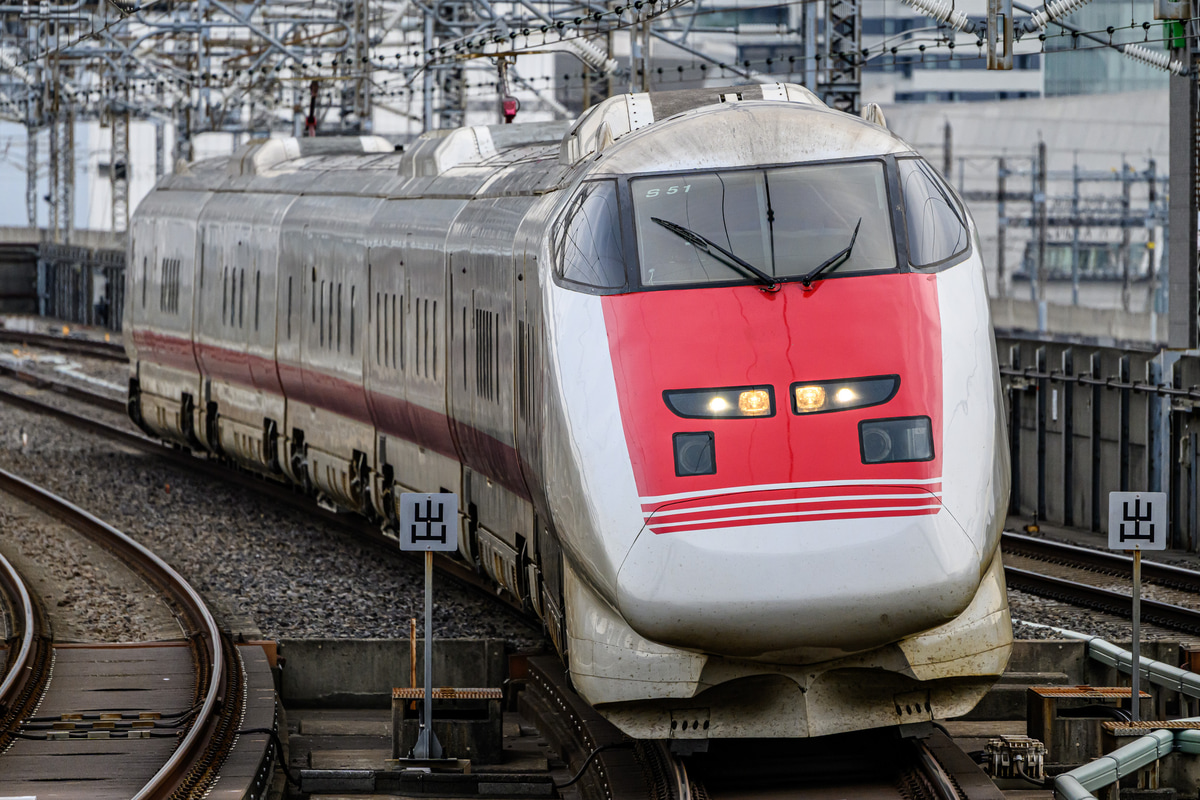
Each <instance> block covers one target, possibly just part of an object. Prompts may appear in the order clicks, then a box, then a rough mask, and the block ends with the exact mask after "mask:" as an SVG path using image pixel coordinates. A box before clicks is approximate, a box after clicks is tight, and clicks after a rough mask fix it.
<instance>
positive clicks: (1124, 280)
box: [1121, 156, 1133, 311]
mask: <svg viewBox="0 0 1200 800" xmlns="http://www.w3.org/2000/svg"><path fill="white" fill-rule="evenodd" d="M1132 183H1133V170H1132V169H1130V167H1129V164H1128V163H1126V161H1125V156H1121V216H1122V217H1126V218H1127V217H1128V216H1129V199H1130V197H1129V192H1130V187H1131V185H1132ZM1129 242H1130V235H1129V226H1128V225H1122V226H1121V308H1123V309H1124V310H1126V311H1128V310H1129V295H1130V294H1131V292H1132V290H1133V285H1132V278H1133V276H1132V275H1131V272H1132V265H1131V264H1130V261H1132V259H1131V258H1130V253H1129Z"/></svg>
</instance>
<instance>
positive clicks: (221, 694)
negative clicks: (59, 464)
mask: <svg viewBox="0 0 1200 800" xmlns="http://www.w3.org/2000/svg"><path fill="white" fill-rule="evenodd" d="M0 491H3V492H5V493H7V494H10V495H12V496H14V497H17V498H19V499H21V500H23V501H25V502H27V503H29V504H30V505H33V506H36V507H38V508H40V509H41V510H43V511H44V512H46V513H48V514H50V515H52V516H54V517H56V518H58V519H59V520H61V521H63V522H64V523H66V524H68V525H70V526H71V527H72V528H74V529H75V530H77V531H79V532H80V533H83V534H84V535H86V536H88V537H89V538H91V539H92V540H94V541H95V542H96V543H97V544H99V545H101V546H102V547H104V548H105V549H107V550H109V551H110V552H112V553H113V554H115V555H116V556H118V557H119V558H120V559H122V560H123V561H124V562H125V563H127V564H128V565H129V566H130V567H131V568H133V569H134V570H135V571H137V572H138V573H139V574H140V575H141V576H142V577H143V578H144V579H146V580H147V581H148V582H149V583H150V584H151V585H153V586H154V587H155V588H156V589H157V590H158V591H159V592H161V593H162V595H163V597H164V598H165V599H166V601H167V602H168V604H169V605H170V606H171V608H172V609H173V611H174V613H175V614H176V616H177V618H178V620H179V622H180V625H181V626H182V628H183V630H184V632H185V634H186V637H187V640H188V647H189V649H190V650H191V658H192V662H193V665H194V671H195V681H196V683H195V690H194V694H195V698H196V705H197V708H196V709H195V713H194V714H193V715H192V722H191V724H190V726H188V729H187V731H186V733H185V734H184V735H183V737H182V740H181V741H180V742H179V744H178V747H176V748H175V750H174V752H173V753H172V754H171V755H170V757H169V759H168V760H167V761H166V763H164V764H163V765H162V767H161V768H160V769H158V771H157V772H156V773H155V774H154V775H153V777H152V778H151V779H150V780H149V781H148V782H147V783H146V785H145V786H144V787H143V788H142V789H141V790H140V791H139V792H138V793H137V794H135V795H134V800H159V799H160V798H182V797H193V796H196V797H198V796H200V795H202V794H203V793H204V792H205V791H207V788H208V787H209V786H210V785H211V782H212V780H213V779H214V778H215V775H216V768H218V767H219V766H220V761H221V759H222V758H223V757H224V754H225V753H227V752H228V749H229V747H230V746H232V739H233V737H234V735H235V734H236V726H237V722H238V717H239V715H240V705H241V703H240V700H238V699H237V698H238V697H239V695H240V687H239V686H238V685H237V684H238V683H239V682H240V670H241V667H240V665H239V664H238V663H237V657H236V655H232V652H231V651H232V648H231V647H230V645H229V644H228V643H227V642H225V641H224V640H223V639H222V637H221V635H220V631H219V630H218V628H217V624H216V621H215V620H214V619H213V616H212V614H211V613H210V612H209V610H208V609H207V607H206V606H205V604H204V602H203V601H202V600H201V598H200V595H199V594H197V593H196V591H195V590H194V589H193V588H192V587H191V586H190V585H189V584H188V583H187V582H186V581H185V580H184V579H183V578H182V577H181V576H180V575H179V574H178V573H177V572H176V571H175V570H174V569H172V568H171V567H170V565H168V564H167V563H166V562H164V561H162V560H161V559H160V558H158V557H157V556H156V555H154V554H153V553H151V552H150V551H149V550H147V549H146V548H144V547H142V546H141V545H140V544H138V543H137V542H135V541H134V540H132V539H130V538H129V537H128V536H126V535H125V534H123V533H121V532H120V531H118V530H116V529H115V528H113V527H112V526H110V525H108V524H107V523H105V522H103V521H102V520H99V519H97V518H96V517H94V516H92V515H91V514H89V513H87V512H86V511H84V510H83V509H81V508H79V507H77V506H75V505H73V504H72V503H70V502H68V501H66V500H64V499H63V498H61V497H58V496H57V495H54V494H52V493H50V492H48V491H46V490H45V489H42V488H40V487H38V486H35V485H34V484H31V483H29V482H27V481H25V480H23V479H22V478H20V477H18V476H16V475H13V474H12V473H9V472H6V471H4V470H0ZM13 574H14V575H15V573H13ZM7 580H11V578H8V579H7ZM16 594H17V595H18V596H20V595H22V594H23V595H24V596H25V598H26V599H28V593H27V592H22V591H21V590H19V589H18V590H17V592H16ZM10 596H12V595H11V590H10ZM22 613H23V615H24V616H25V618H26V620H27V622H26V624H27V625H28V624H29V622H30V621H31V620H32V619H33V618H34V617H35V616H36V612H34V611H33V610H32V606H30V611H28V612H22ZM28 630H31V628H27V631H28ZM26 638H28V634H27V636H26ZM22 650H24V647H22ZM231 655H232V658H231ZM26 671H27V669H26V668H25V667H22V668H21V669H20V670H19V671H18V672H14V671H12V670H10V672H9V673H8V677H7V678H6V680H5V683H4V685H3V687H0V688H3V689H5V690H8V691H9V692H10V693H6V694H4V695H2V696H0V703H3V705H4V708H5V709H17V708H19V707H20V706H19V704H18V703H16V702H13V701H11V700H10V697H15V696H16V694H15V693H16V692H18V691H20V685H21V683H22V682H21V681H20V680H19V676H20V675H21V674H24V673H25V672H26ZM9 678H11V679H12V680H11V681H10V680H9ZM10 683H11V686H10ZM42 688H44V686H43V687H42ZM25 691H26V692H28V690H27V689H26V690H25ZM41 694H42V691H41V690H40V689H39V691H37V692H36V696H35V697H34V705H36V704H38V703H40V702H41ZM27 707H28V704H26V708H27ZM26 716H27V714H26V713H22V714H21V715H20V717H19V719H24V718H25V717H26ZM12 727H13V726H9V727H6V728H5V730H12Z"/></svg>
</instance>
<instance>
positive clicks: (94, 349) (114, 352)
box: [0, 328, 129, 362]
mask: <svg viewBox="0 0 1200 800" xmlns="http://www.w3.org/2000/svg"><path fill="white" fill-rule="evenodd" d="M0 342H4V343H6V344H18V345H27V346H29V345H33V346H37V347H47V348H50V349H52V350H58V351H59V352H63V353H72V354H74V355H80V356H89V357H91V358H101V359H104V360H105V361H118V362H127V361H128V360H129V359H128V357H127V356H126V355H125V346H124V345H122V344H118V343H116V342H101V341H96V340H94V339H83V338H78V337H70V336H56V335H54V334H49V333H32V332H26V331H14V330H7V329H3V328H0Z"/></svg>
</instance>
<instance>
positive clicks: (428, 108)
mask: <svg viewBox="0 0 1200 800" xmlns="http://www.w3.org/2000/svg"><path fill="white" fill-rule="evenodd" d="M437 8H438V7H437V4H436V3H435V4H433V6H431V7H430V9H429V10H428V11H426V12H425V37H424V40H423V43H424V48H423V49H424V53H425V58H426V59H428V61H426V63H425V69H424V70H423V74H422V76H421V77H422V84H421V90H422V93H423V99H424V103H423V107H422V114H421V119H422V120H423V121H424V125H425V130H426V131H431V130H433V64H432V60H433V56H431V55H429V53H430V51H432V50H433V18H434V15H435V14H437Z"/></svg>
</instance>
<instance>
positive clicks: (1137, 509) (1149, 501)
mask: <svg viewBox="0 0 1200 800" xmlns="http://www.w3.org/2000/svg"><path fill="white" fill-rule="evenodd" d="M1167 536H1168V531H1167V493H1166V492H1109V493H1108V546H1109V548H1110V549H1113V550H1166V549H1167Z"/></svg>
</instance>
